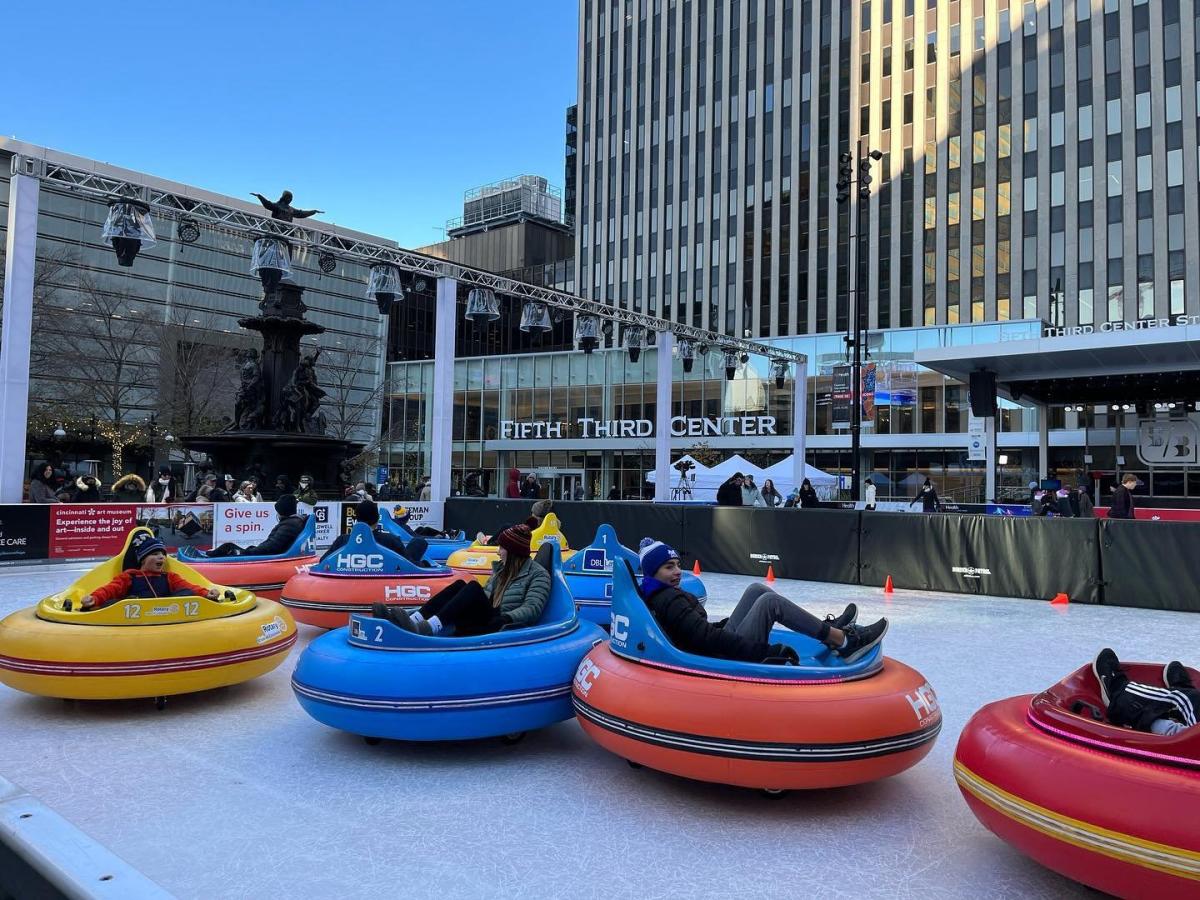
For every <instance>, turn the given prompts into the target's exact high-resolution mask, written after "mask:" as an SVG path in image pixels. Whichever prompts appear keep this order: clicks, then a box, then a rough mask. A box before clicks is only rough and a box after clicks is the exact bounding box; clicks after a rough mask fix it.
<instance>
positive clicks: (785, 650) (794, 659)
mask: <svg viewBox="0 0 1200 900" xmlns="http://www.w3.org/2000/svg"><path fill="white" fill-rule="evenodd" d="M763 662H765V663H769V664H771V665H775V666H795V665H799V663H800V655H799V654H798V653H796V651H795V650H793V649H792V648H791V647H789V646H788V645H787V644H772V645H771V653H770V655H769V656H767V658H766V659H764V660H763Z"/></svg>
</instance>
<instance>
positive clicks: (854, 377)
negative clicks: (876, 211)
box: [837, 138, 883, 503]
mask: <svg viewBox="0 0 1200 900" xmlns="http://www.w3.org/2000/svg"><path fill="white" fill-rule="evenodd" d="M855 159H856V157H855V156H852V155H851V154H849V153H843V154H842V155H841V158H840V160H839V162H840V165H839V167H838V182H837V189H838V194H837V201H838V203H839V204H846V203H849V202H851V200H853V201H854V202H853V203H852V204H851V212H850V223H849V232H850V234H849V238H850V241H849V243H850V277H849V283H848V284H847V294H848V296H849V301H850V316H849V320H848V321H847V323H846V337H845V341H846V346H847V349H852V350H853V361H852V363H851V369H850V379H851V388H850V402H851V409H850V457H851V458H850V466H851V469H850V471H851V476H850V477H851V482H852V483H851V494H850V496H851V499H853V500H854V501H855V502H856V503H857V502H858V501H859V500H860V499H861V498H862V460H861V456H862V362H863V360H862V346H863V342H864V340H865V334H866V326H867V323H866V306H867V304H866V303H863V302H862V291H861V290H860V289H859V285H858V266H859V259H860V256H861V254H860V248H859V241H860V239H861V237H862V228H861V227H859V225H860V223H859V221H858V218H859V216H860V215H861V211H862V207H861V203H860V201H865V200H868V199H870V197H871V161H872V160H874V161H876V162H878V161H879V160H881V159H883V153H882V152H881V151H879V150H864V149H863V141H862V138H859V140H858V153H857V160H858V168H857V170H856V169H855ZM855 194H857V198H855V197H854V195H855Z"/></svg>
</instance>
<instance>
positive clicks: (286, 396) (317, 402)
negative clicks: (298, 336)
mask: <svg viewBox="0 0 1200 900" xmlns="http://www.w3.org/2000/svg"><path fill="white" fill-rule="evenodd" d="M320 353H321V351H320V350H319V349H318V350H314V351H313V352H312V353H309V354H306V355H304V356H302V357H300V362H299V363H297V364H296V368H295V370H294V371H293V372H292V377H291V378H289V379H288V382H287V384H286V385H285V386H284V388H283V396H282V397H281V398H280V407H279V411H278V413H277V414H276V416H275V427H276V428H280V429H282V430H284V431H291V432H301V433H304V434H324V433H325V416H324V414H323V413H322V412H321V398H322V397H324V396H325V391H323V390H321V386H320V385H319V384H317V370H316V365H317V357H318V356H319V355H320Z"/></svg>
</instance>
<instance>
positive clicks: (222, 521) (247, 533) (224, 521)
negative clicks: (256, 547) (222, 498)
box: [213, 503, 279, 547]
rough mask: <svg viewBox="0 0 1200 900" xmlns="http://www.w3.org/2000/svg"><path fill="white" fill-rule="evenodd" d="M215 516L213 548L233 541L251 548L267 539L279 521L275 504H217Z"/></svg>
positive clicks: (240, 545)
mask: <svg viewBox="0 0 1200 900" xmlns="http://www.w3.org/2000/svg"><path fill="white" fill-rule="evenodd" d="M215 507H216V512H215V514H214V516H213V546H214V547H219V546H221V545H222V544H224V543H226V542H227V541H232V542H233V543H235V544H237V545H238V546H239V547H249V546H251V545H253V544H258V543H261V542H262V541H265V540H266V539H267V535H268V534H270V533H271V529H272V528H274V527H275V524H276V523H277V522H278V521H279V514H278V513H277V512H275V504H274V503H217V504H215Z"/></svg>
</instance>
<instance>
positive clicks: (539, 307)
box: [520, 300, 554, 334]
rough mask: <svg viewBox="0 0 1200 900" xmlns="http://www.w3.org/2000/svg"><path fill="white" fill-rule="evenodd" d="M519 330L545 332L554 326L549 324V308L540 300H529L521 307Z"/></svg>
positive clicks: (536, 332) (535, 332)
mask: <svg viewBox="0 0 1200 900" xmlns="http://www.w3.org/2000/svg"><path fill="white" fill-rule="evenodd" d="M520 327H521V330H522V331H524V332H532V333H534V334H538V333H543V332H547V331H549V330H550V329H552V328H553V327H554V326H553V325H551V324H550V310H548V309H547V308H546V304H545V303H542V302H541V301H540V300H530V301H528V302H527V303H526V304H525V305H524V306H523V307H521V326H520Z"/></svg>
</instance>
